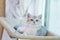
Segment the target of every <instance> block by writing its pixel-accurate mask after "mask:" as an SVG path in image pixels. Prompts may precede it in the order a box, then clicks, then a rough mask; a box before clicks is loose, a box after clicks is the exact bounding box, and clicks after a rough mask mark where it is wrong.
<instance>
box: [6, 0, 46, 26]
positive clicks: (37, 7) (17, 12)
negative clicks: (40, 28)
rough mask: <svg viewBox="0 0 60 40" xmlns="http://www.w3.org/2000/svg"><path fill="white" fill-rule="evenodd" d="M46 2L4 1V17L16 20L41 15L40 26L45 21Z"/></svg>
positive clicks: (32, 0) (30, 0)
mask: <svg viewBox="0 0 60 40" xmlns="http://www.w3.org/2000/svg"><path fill="white" fill-rule="evenodd" d="M45 3H46V0H6V11H5V13H6V17H8V18H17V19H19V18H20V17H21V16H24V15H26V14H27V13H31V14H32V15H37V16H38V15H40V14H42V25H44V20H45Z"/></svg>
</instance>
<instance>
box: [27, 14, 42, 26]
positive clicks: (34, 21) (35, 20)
mask: <svg viewBox="0 0 60 40" xmlns="http://www.w3.org/2000/svg"><path fill="white" fill-rule="evenodd" d="M27 22H28V23H29V24H35V25H36V24H41V22H42V14H40V15H39V16H33V15H31V14H27Z"/></svg>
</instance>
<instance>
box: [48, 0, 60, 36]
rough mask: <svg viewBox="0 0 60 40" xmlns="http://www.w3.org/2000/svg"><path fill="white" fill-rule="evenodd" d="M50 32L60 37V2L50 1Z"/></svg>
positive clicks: (58, 0)
mask: <svg viewBox="0 0 60 40" xmlns="http://www.w3.org/2000/svg"><path fill="white" fill-rule="evenodd" d="M49 31H51V32H52V33H54V34H55V35H60V0H51V1H50V19H49Z"/></svg>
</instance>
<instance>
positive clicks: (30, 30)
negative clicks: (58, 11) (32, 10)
mask: <svg viewBox="0 0 60 40" xmlns="http://www.w3.org/2000/svg"><path fill="white" fill-rule="evenodd" d="M26 23H27V26H26V29H25V31H24V34H25V36H36V33H37V30H39V29H40V28H41V27H42V14H41V15H39V16H33V15H31V14H27V22H26Z"/></svg>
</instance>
